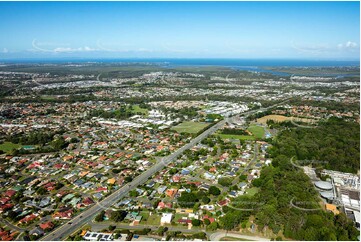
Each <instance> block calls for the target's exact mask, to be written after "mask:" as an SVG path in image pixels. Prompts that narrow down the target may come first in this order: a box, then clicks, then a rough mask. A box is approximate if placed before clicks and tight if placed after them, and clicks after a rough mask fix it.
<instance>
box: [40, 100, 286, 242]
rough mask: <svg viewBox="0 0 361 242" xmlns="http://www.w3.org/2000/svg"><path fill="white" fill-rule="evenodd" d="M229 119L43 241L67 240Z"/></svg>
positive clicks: (244, 114) (251, 112)
mask: <svg viewBox="0 0 361 242" xmlns="http://www.w3.org/2000/svg"><path fill="white" fill-rule="evenodd" d="M286 101H288V100H285V101H282V102H281V103H278V104H275V105H272V106H270V107H267V108H261V109H258V110H251V111H247V112H244V113H242V114H240V116H248V115H250V114H253V113H256V112H259V111H265V110H267V109H270V108H273V107H275V106H277V105H280V104H282V103H284V102H286ZM227 119H228V118H226V119H225V120H222V121H220V122H218V123H217V124H215V125H213V126H212V127H210V128H209V129H207V130H205V131H204V132H203V133H201V134H200V135H198V136H197V137H196V138H194V139H192V140H191V141H190V142H189V143H187V144H186V145H184V146H183V147H181V148H179V149H178V150H176V151H175V152H174V153H172V154H171V155H169V156H166V157H164V158H163V159H162V160H161V161H159V162H157V163H156V164H155V165H153V166H152V167H150V168H149V169H148V170H146V171H145V172H143V173H142V174H140V175H139V176H137V177H136V178H135V179H134V180H133V181H132V182H131V183H128V184H127V185H125V186H123V187H121V188H119V189H118V190H117V191H115V192H113V193H112V194H111V195H109V196H108V197H106V198H104V199H103V201H101V202H99V203H96V204H95V205H93V206H92V207H90V208H88V209H87V210H85V211H84V212H82V213H80V214H79V215H77V216H75V217H74V218H73V219H71V220H70V221H68V222H67V223H65V224H63V225H61V226H60V227H58V228H57V229H55V230H54V231H52V232H50V233H49V234H47V235H46V236H44V237H42V238H41V240H43V241H44V240H45V241H59V240H63V239H65V238H66V237H67V236H69V235H71V234H72V233H74V232H75V231H77V230H78V229H79V228H81V227H82V226H83V225H85V224H87V223H89V222H90V221H91V220H92V218H93V217H94V215H96V214H97V213H99V212H100V211H102V210H105V209H108V208H109V207H111V206H112V205H113V204H114V203H115V202H117V201H118V200H119V199H121V198H123V197H125V196H126V195H127V193H128V192H129V191H131V190H132V189H134V188H136V187H137V186H138V185H140V184H143V183H145V182H146V181H147V180H148V179H149V177H151V176H153V175H154V174H155V173H157V172H158V171H160V170H162V169H163V168H164V167H166V166H167V165H168V164H169V163H171V162H172V161H173V160H174V159H176V158H177V157H178V156H180V155H181V154H183V152H184V151H186V150H188V149H190V148H192V147H193V146H195V145H196V144H197V143H199V142H200V141H202V140H203V139H204V138H206V137H207V136H208V135H210V134H213V133H214V132H215V131H217V130H218V129H220V128H221V127H222V126H223V125H224V124H225V123H226V121H227Z"/></svg>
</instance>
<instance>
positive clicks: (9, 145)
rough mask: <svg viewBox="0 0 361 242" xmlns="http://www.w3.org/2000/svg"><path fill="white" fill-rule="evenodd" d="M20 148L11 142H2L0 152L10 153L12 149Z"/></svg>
mask: <svg viewBox="0 0 361 242" xmlns="http://www.w3.org/2000/svg"><path fill="white" fill-rule="evenodd" d="M20 147H21V145H19V144H14V143H11V142H4V143H3V144H0V150H2V151H4V152H7V151H10V150H12V149H18V148H20Z"/></svg>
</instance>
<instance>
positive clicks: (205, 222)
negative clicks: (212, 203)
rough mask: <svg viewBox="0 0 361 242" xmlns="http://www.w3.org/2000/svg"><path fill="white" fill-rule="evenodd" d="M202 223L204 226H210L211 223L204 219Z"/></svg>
mask: <svg viewBox="0 0 361 242" xmlns="http://www.w3.org/2000/svg"><path fill="white" fill-rule="evenodd" d="M203 223H204V224H205V225H210V224H211V222H210V221H209V219H207V218H206V219H204V220H203Z"/></svg>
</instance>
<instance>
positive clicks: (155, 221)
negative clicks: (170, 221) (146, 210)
mask: <svg viewBox="0 0 361 242" xmlns="http://www.w3.org/2000/svg"><path fill="white" fill-rule="evenodd" d="M160 217H161V216H159V215H157V214H152V215H150V216H149V217H148V219H147V221H143V223H146V224H148V225H159V224H160Z"/></svg>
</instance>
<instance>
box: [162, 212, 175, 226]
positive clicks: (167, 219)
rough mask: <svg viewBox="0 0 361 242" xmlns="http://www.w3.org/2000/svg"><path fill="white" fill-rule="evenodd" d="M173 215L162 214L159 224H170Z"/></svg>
mask: <svg viewBox="0 0 361 242" xmlns="http://www.w3.org/2000/svg"><path fill="white" fill-rule="evenodd" d="M172 218H173V214H172V213H163V214H162V218H161V219H160V224H161V225H163V224H170V223H171V222H172Z"/></svg>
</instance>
